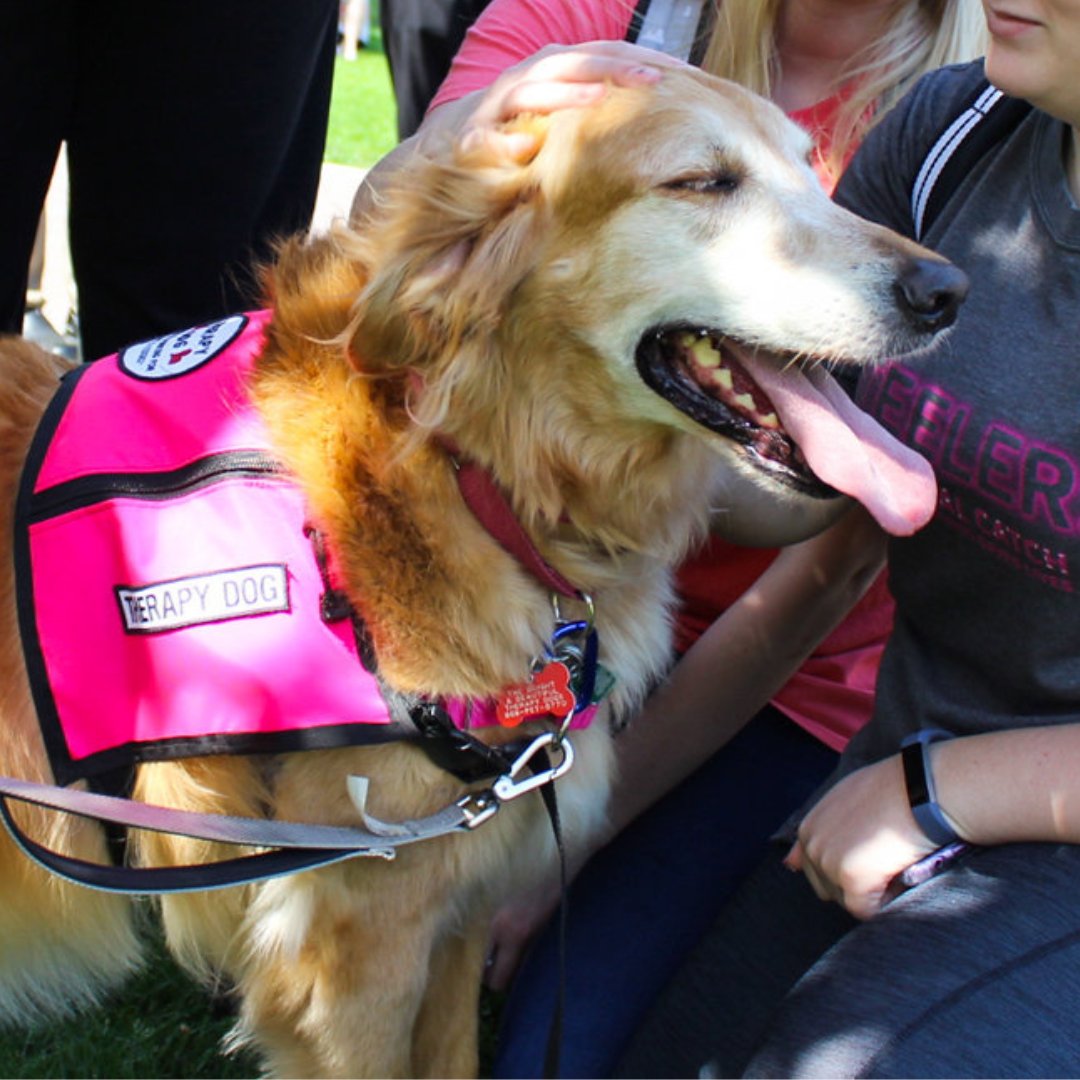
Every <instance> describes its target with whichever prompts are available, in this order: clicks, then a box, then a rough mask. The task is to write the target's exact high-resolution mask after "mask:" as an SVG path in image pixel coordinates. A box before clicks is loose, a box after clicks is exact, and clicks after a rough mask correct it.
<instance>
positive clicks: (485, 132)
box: [350, 41, 687, 222]
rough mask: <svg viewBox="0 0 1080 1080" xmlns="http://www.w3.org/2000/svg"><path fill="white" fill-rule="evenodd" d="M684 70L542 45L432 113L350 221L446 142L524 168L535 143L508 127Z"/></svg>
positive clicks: (602, 51) (615, 48)
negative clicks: (390, 181) (408, 165)
mask: <svg viewBox="0 0 1080 1080" xmlns="http://www.w3.org/2000/svg"><path fill="white" fill-rule="evenodd" d="M686 66H687V65H686V64H685V63H684V62H683V61H682V60H679V59H677V58H675V57H671V56H666V55H664V54H663V53H658V52H656V51H655V50H653V49H646V48H643V47H642V46H640V45H631V44H629V43H628V42H624V41H594V42H588V43H586V44H583V45H547V46H545V47H544V48H543V49H541V50H540V51H539V52H537V53H534V54H533V55H532V56H530V57H529V58H528V59H526V60H523V61H521V63H519V64H515V65H514V66H513V67H510V68H507V69H506V71H504V72H503V73H502V74H501V75H500V76H499V78H497V79H496V80H495V81H494V82H493V83H492V84H491V86H489V87H487V88H485V89H483V90H476V91H474V92H473V93H471V94H466V95H465V96H464V97H462V98H459V99H458V100H457V101H452V102H447V103H446V104H445V105H441V106H439V107H438V108H436V109H434V110H433V111H432V112H430V113H429V114H428V115H427V117H426V118H425V119H424V122H423V124H422V125H421V126H420V129H419V131H417V133H416V134H415V135H413V136H411V137H410V138H408V139H406V140H404V142H402V143H400V144H399V145H398V146H396V147H395V148H394V149H393V150H391V151H390V153H388V154H387V155H385V156H384V157H383V158H382V159H381V160H380V161H379V162H378V163H377V164H376V165H375V166H374V167H373V168H372V169H371V170H369V172H368V173H367V175H366V176H365V178H364V181H363V183H362V184H361V185H360V187H359V189H358V190H357V192H356V197H355V199H354V200H353V205H352V212H351V215H350V216H351V219H352V221H354V222H356V221H357V220H359V219H360V218H361V217H363V216H364V214H365V213H366V212H367V210H368V209H369V208H370V207H371V205H372V199H373V196H374V193H375V192H376V191H377V190H378V188H379V186H380V184H381V183H382V181H383V180H384V179H385V178H386V177H388V176H390V175H392V174H393V173H395V172H396V171H397V169H399V168H400V167H401V166H402V165H403V164H405V162H406V160H407V159H408V158H409V157H410V156H412V155H413V154H415V153H417V152H421V153H422V152H424V150H425V149H426V148H428V147H430V146H432V145H433V144H434V143H436V142H439V141H441V142H445V141H446V140H447V138H448V137H449V139H450V140H451V141H452V142H454V143H455V144H456V146H457V149H458V152H459V153H461V154H462V155H463V156H465V157H468V158H474V159H485V158H490V159H495V160H499V159H502V160H506V161H512V162H518V163H522V162H526V161H528V160H529V159H530V158H531V157H532V156H533V155H534V154H535V153H536V152H537V150H538V149H539V148H540V137H539V136H538V135H536V134H533V133H530V132H526V131H521V130H507V129H506V125H507V124H508V123H509V122H510V121H511V120H514V119H515V118H517V117H519V116H523V115H525V114H527V113H540V114H548V113H553V112H556V111H557V110H559V109H570V108H579V107H581V106H585V105H592V104H595V103H597V102H599V101H601V100H602V99H603V97H604V96H605V94H606V93H607V87H608V85H609V84H614V85H616V86H639V85H649V84H650V83H655V82H658V81H659V79H660V78H661V76H662V75H663V69H664V68H679V67H686Z"/></svg>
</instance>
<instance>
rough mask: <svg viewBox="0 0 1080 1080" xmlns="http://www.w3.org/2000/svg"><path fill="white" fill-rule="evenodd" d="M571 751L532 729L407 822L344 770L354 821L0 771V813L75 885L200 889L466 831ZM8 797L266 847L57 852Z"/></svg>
mask: <svg viewBox="0 0 1080 1080" xmlns="http://www.w3.org/2000/svg"><path fill="white" fill-rule="evenodd" d="M553 745H556V746H558V748H559V750H560V751H561V755H562V756H561V760H560V761H559V762H558V763H557V764H556V765H554V766H548V767H545V768H541V769H540V770H538V771H537V770H535V768H534V762H533V759H534V758H536V759H539V760H544V761H545V762H546V751H547V749H548V747H551V746H553ZM573 760H574V755H573V750H572V748H571V746H570V744H569V742H568V741H567V740H565V739H562V740H557V739H556V736H555V735H553V734H551V733H546V734H543V735H540V736H538V737H537V738H535V739H534V740H533V741H532V742H531V743H530V744H529V746H528V747H526V749H525V750H524V751H523V752H522V753H521V754H520V755H519V756H518V758H517V759H516V760H515V761H513V762H512V763H510V764H509V765H508V767H507V771H506V773H505V774H504V775H502V776H500V777H499V778H498V779H497V780H496V781H495V782H494V784H493V785H492V786H491V787H490V788H487V789H484V790H482V791H478V792H470V793H468V794H465V795H463V796H462V797H461V798H460V799H458V800H457V802H455V803H452V804H451V805H450V806H447V807H445V808H444V809H443V810H440V811H438V812H437V813H435V814H430V815H429V816H427V817H424V818H416V819H412V820H409V821H395V822H386V821H380V820H379V819H378V818H375V817H373V816H372V815H370V814H368V813H367V810H366V801H367V789H368V780H367V778H366V777H362V776H350V777H349V778H348V782H347V784H348V791H349V796H350V798H351V799H352V801H353V803H354V805H355V806H356V808H357V810H358V811H359V813H360V818H361V820H362V822H363V824H364V826H365V827H364V828H363V829H357V828H349V827H343V826H334V825H311V824H304V823H300V822H291V821H272V820H268V819H265V818H243V817H232V816H229V815H226V814H200V813H195V812H193V811H190V810H176V809H173V808H172V807H165V806H155V805H153V804H150V803H142V802H136V801H135V800H133V799H122V798H118V797H116V796H113V795H99V794H97V793H96V792H91V791H79V790H76V789H73V788H64V787H57V786H56V785H53V784H40V783H36V782H34V781H31V780H17V779H14V778H12V777H7V776H0V820H2V821H3V824H4V825H5V826H6V828H7V830H8V832H9V833H10V834H11V837H12V839H13V840H14V841H15V843H16V844H17V845H18V846H19V848H21V849H22V851H23V852H24V853H25V854H26V855H27V856H28V857H29V858H31V859H33V860H34V861H35V862H37V863H39V864H40V865H41V866H43V867H44V868H45V869H47V870H49V871H51V872H52V873H54V874H57V875H59V876H60V877H62V878H65V879H66V880H68V881H71V882H74V883H75V884H78V885H85V886H87V887H88V888H92V889H99V890H102V891H105V892H115V893H124V894H131V895H151V894H161V893H178V892H203V891H207V890H210V889H224V888H229V887H231V886H234V885H245V884H249V883H251V882H255V881H262V880H266V879H267V878H271V877H280V876H282V875H285V874H292V873H297V872H299V871H301V870H311V869H314V868H316V867H319V866H326V865H329V864H331V863H335V862H341V861H343V860H345V859H353V858H359V857H376V858H382V859H392V858H394V856H395V853H396V849H397V848H398V847H400V846H401V845H403V844H412V843H417V842H418V841H421V840H430V839H433V838H435V837H438V836H446V835H447V834H449V833H454V832H468V831H470V830H472V829H475V828H476V827H477V826H478V825H481V824H483V822H485V821H487V820H488V819H489V818H491V817H493V816H494V815H495V814H496V813H497V812H498V809H499V807H500V805H501V804H502V803H503V802H505V801H507V800H509V799H514V798H517V797H518V796H520V795H522V794H525V793H526V792H529V791H532V790H534V789H535V788H537V787H541V786H544V785H546V784H550V783H552V782H553V781H554V780H556V779H557V778H558V777H560V776H562V775H563V774H564V773H565V772H567V771H568V770H569V769H570V767H571V765H572V764H573ZM526 769H529V770H532V771H531V774H530V775H526V774H525V770H526ZM8 799H15V800H17V801H20V802H26V803H33V804H34V805H37V806H42V807H45V808H47V809H50V810H58V811H62V812H65V813H71V814H77V815H79V816H80V817H86V818H92V819H94V820H96V821H103V822H111V823H113V824H116V825H122V826H124V827H126V828H132V829H148V830H150V831H153V832H163V833H171V834H174V835H179V836H190V837H193V838H195V839H198V840H210V841H215V842H218V843H225V844H235V845H241V846H245V847H258V848H269V849H271V850H267V851H262V852H259V853H256V854H252V855H243V856H240V857H238V858H235V859H224V860H220V861H218V862H211V863H198V864H194V865H190V866H162V867H141V866H106V865H103V864H101V863H93V862H87V861H86V860H83V859H75V858H72V857H71V856H67V855H62V854H60V853H59V852H56V851H52V850H51V849H49V848H46V847H44V846H43V845H42V844H39V843H38V842H37V841H35V840H33V839H31V838H30V837H29V836H28V835H27V834H26V833H25V832H24V831H23V830H22V829H21V828H20V827H19V825H18V823H17V822H16V821H15V820H14V818H13V816H12V814H11V808H10V807H9V805H8Z"/></svg>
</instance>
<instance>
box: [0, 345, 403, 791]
mask: <svg viewBox="0 0 1080 1080" xmlns="http://www.w3.org/2000/svg"><path fill="white" fill-rule="evenodd" d="M90 370H91V366H90V365H84V366H83V367H81V368H76V369H74V370H73V371H71V372H69V373H68V374H66V375H65V376H64V377H63V378H62V379H61V380H60V383H59V388H58V390H57V392H56V394H55V395H54V396H53V399H52V401H50V402H49V404H48V406H47V407H46V409H45V412H44V413H43V415H42V418H41V421H40V422H39V424H38V429H37V431H36V432H35V433H34V438H33V440H32V442H31V445H30V451H29V453H28V454H27V458H26V463H25V465H24V467H23V472H22V476H21V477H20V480H19V490H18V495H17V497H16V503H15V507H16V509H15V536H14V561H15V583H16V610H17V615H18V622H19V633H20V636H21V638H22V646H23V655H24V658H25V662H26V670H27V677H28V678H29V681H30V690H31V694H32V696H33V701H34V707H35V709H36V711H37V715H38V723H39V726H40V728H41V735H42V739H43V740H44V743H45V749H46V752H47V753H48V756H49V763H50V765H51V766H52V771H53V776H54V778H55V780H56V782H57V783H58V784H61V785H66V784H70V783H73V782H74V781H76V780H88V781H89V782H90V783H91V785H92V786H93V787H95V788H96V789H98V790H101V791H103V792H106V793H109V794H115V793H117V789H118V788H123V787H125V786H128V785H129V783H130V777H129V775H128V770H130V769H131V768H132V766H133V765H134V764H138V763H141V762H150V761H175V760H178V759H180V758H186V757H201V756H205V755H209V754H225V753H229V754H277V753H293V752H295V751H302V750H328V749H333V748H336V747H342V746H356V745H371V744H374V743H384V742H394V741H397V740H400V739H405V738H410V737H414V732H413V730H412V728H411V727H410V726H409V725H408V724H404V723H393V722H392V723H389V724H357V723H341V724H327V725H325V726H322V727H317V728H310V729H307V730H299V731H282V732H249V733H243V734H229V733H226V734H220V735H218V734H214V735H197V736H179V737H176V738H171V739H159V740H155V741H153V742H145V743H141V742H140V743H136V742H129V743H126V744H123V745H121V746H116V747H110V748H109V749H108V750H102V751H100V752H98V753H96V754H90V755H88V756H86V757H81V758H78V759H77V760H76V759H74V758H72V756H71V754H70V752H69V750H68V746H67V741H66V739H65V738H64V731H63V725H62V723H61V721H60V715H59V710H58V708H57V705H56V700H55V698H54V696H53V692H52V686H51V684H50V681H49V676H48V669H47V666H46V664H45V657H44V652H43V649H42V643H41V638H40V635H39V632H38V627H37V620H36V618H35V611H34V587H33V584H34V579H33V566H32V557H31V553H30V550H31V549H30V528H31V526H32V525H34V524H37V523H39V522H41V521H45V520H48V519H49V518H51V517H55V516H57V515H59V514H62V513H65V512H67V511H70V510H74V509H77V508H80V507H84V506H91V505H93V504H94V503H97V502H100V501H104V500H106V499H109V498H112V497H114V496H116V495H125V496H128V497H132V498H143V499H151V500H153V499H160V498H166V497H169V496H172V495H175V494H177V493H178V492H179V491H189V490H196V489H198V488H200V487H205V486H207V485H210V484H214V483H218V482H220V481H222V480H225V479H232V478H235V477H237V476H264V477H270V478H273V477H281V478H284V476H285V470H284V469H283V467H282V466H281V464H280V463H279V462H277V461H276V460H275V459H274V458H273V457H272V456H271V455H269V454H267V453H264V452H260V451H236V452H227V453H220V454H212V455H209V456H207V457H205V458H202V459H200V460H199V461H196V462H194V463H193V464H191V465H189V466H186V467H184V468H180V469H173V470H168V471H163V472H157V473H147V474H143V475H138V476H126V475H120V474H114V473H98V474H95V475H90V476H85V477H79V478H78V479H76V480H71V481H66V482H63V483H60V484H56V485H54V486H53V487H51V488H48V489H46V490H45V491H41V492H37V493H35V488H36V486H37V482H38V477H39V474H40V472H41V468H42V464H43V462H44V460H45V454H46V450H47V448H48V446H49V444H50V442H51V441H52V439H53V436H54V435H55V434H56V431H57V428H58V427H59V425H60V422H61V420H62V419H63V416H64V414H65V412H66V410H67V407H68V405H69V404H70V402H71V399H72V396H73V395H74V393H75V389H76V387H77V385H78V382H79V379H80V378H81V377H82V376H83V375H84V374H86V373H87V372H88V371H90ZM73 557H77V553H73ZM359 645H360V642H359V641H358V646H359ZM88 647H93V643H92V642H89V643H88ZM370 654H371V650H370V647H369V648H368V649H366V650H365V649H363V648H360V655H361V660H362V662H364V663H365V664H366V663H368V662H370V661H371V660H372V659H373V658H372V656H371V655H370ZM369 670H370V669H369Z"/></svg>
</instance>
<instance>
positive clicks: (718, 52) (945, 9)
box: [701, 0, 987, 175]
mask: <svg viewBox="0 0 1080 1080" xmlns="http://www.w3.org/2000/svg"><path fill="white" fill-rule="evenodd" d="M780 4H781V0H715V6H716V12H715V16H716V17H715V20H714V25H713V31H712V34H711V35H710V39H709V44H708V47H707V48H706V51H705V56H704V59H703V61H702V65H701V66H702V67H703V68H704V69H705V70H706V71H709V72H712V74H714V75H720V76H722V77H723V78H726V79H733V80H734V81H735V82H738V83H741V84H742V85H743V86H745V87H747V88H749V89H750V90H754V91H756V92H757V93H759V94H764V95H765V96H766V97H769V96H771V91H772V88H773V85H774V83H775V81H776V77H777V75H778V73H779V72H778V63H779V60H778V57H777V53H776V36H775V35H776V24H777V20H778V19H779V15H780ZM986 41H987V30H986V18H985V16H984V15H983V10H982V4H981V3H980V2H979V0H897V2H896V3H895V4H894V5H893V10H892V12H891V14H890V15H889V16H887V19H886V24H885V26H884V27H883V30H882V33H881V34H880V35H879V37H878V39H877V40H876V41H875V42H874V43H873V44H872V45H871V46H869V47H868V48H866V49H864V50H863V51H862V52H860V53H858V54H856V55H855V56H853V57H852V58H851V60H850V62H849V63H848V64H847V65H846V67H845V68H844V71H843V74H842V77H841V79H840V80H839V81H838V84H837V86H836V87H835V88H834V90H839V89H840V87H841V86H843V85H851V86H852V88H853V89H852V92H851V94H850V96H849V97H848V98H847V99H846V100H845V102H844V104H843V106H842V107H841V109H840V112H839V115H838V117H837V126H836V131H835V133H834V136H833V140H832V145H831V147H830V148H829V152H828V156H827V158H826V159H825V164H826V165H827V167H828V168H829V170H830V172H832V173H833V174H834V175H838V174H839V173H840V171H841V169H842V167H843V164H844V162H845V161H846V160H847V157H848V156H849V154H850V152H851V151H852V150H853V149H854V147H855V146H856V145H857V144H858V143H859V142H860V141H861V140H862V138H863V136H864V135H865V134H866V132H867V131H868V130H869V129H870V128H871V127H872V126H873V124H874V123H875V122H876V120H877V119H879V118H880V117H881V116H882V115H884V113H885V112H887V111H888V109H889V107H890V106H892V105H893V104H894V103H895V102H896V101H897V100H898V99H899V98H900V97H901V96H902V95H903V93H904V92H905V91H906V90H907V89H908V88H909V87H910V86H911V84H912V83H913V82H914V81H915V80H916V79H917V78H918V77H919V76H920V75H922V74H924V73H925V72H927V71H932V70H933V69H934V68H937V67H941V66H942V65H943V64H953V63H958V62H961V61H964V60H973V59H975V58H976V57H978V56H982V55H983V53H984V52H985V51H986Z"/></svg>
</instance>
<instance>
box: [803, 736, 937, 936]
mask: <svg viewBox="0 0 1080 1080" xmlns="http://www.w3.org/2000/svg"><path fill="white" fill-rule="evenodd" d="M934 847H935V845H934V844H933V842H932V841H931V840H929V839H927V837H926V836H925V835H924V834H923V831H922V830H921V829H920V828H919V826H918V825H917V824H916V822H915V818H914V817H913V816H912V813H911V809H910V807H909V805H908V799H907V789H906V787H905V786H904V772H903V766H902V764H901V761H900V756H899V755H898V754H894V755H893V756H892V757H888V758H885V759H884V760H882V761H878V762H875V763H874V764H872V765H867V766H865V767H863V768H861V769H859V770H858V771H857V772H853V773H851V774H850V775H848V776H845V777H844V779H843V780H841V781H840V782H839V783H838V784H837V785H836V786H835V787H833V788H830V789H829V790H828V791H827V792H826V793H825V795H824V796H823V797H822V798H821V800H820V802H818V803H817V804H816V805H815V806H814V807H813V809H812V810H811V811H810V812H809V813H808V814H807V815H806V817H805V818H804V819H803V821H802V824H801V825H800V826H799V838H798V840H797V841H796V842H795V844H794V846H793V847H792V849H791V851H790V852H788V854H787V856H786V858H785V859H784V864H785V865H786V866H787V867H788V868H789V869H791V870H801V871H802V872H803V873H804V874H805V875H806V877H807V879H808V880H809V882H810V884H811V885H812V886H813V888H814V892H816V893H817V894H818V896H820V897H821V899H822V900H835V901H836V902H837V903H840V904H843V906H844V907H845V908H847V910H848V911H849V912H851V914H852V915H854V916H855V917H856V918H857V919H869V918H870V917H871V916H873V915H876V914H877V913H878V912H879V911H880V910H881V909H882V907H883V906H884V903H885V895H886V891H887V889H888V887H889V885H890V883H891V882H892V880H893V879H894V878H895V877H896V875H897V874H899V873H900V872H901V871H902V870H904V869H905V868H906V867H908V866H910V865H911V864H912V863H914V862H915V861H917V860H918V859H921V858H922V857H923V856H924V855H928V854H929V853H930V852H931V851H933V850H934Z"/></svg>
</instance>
